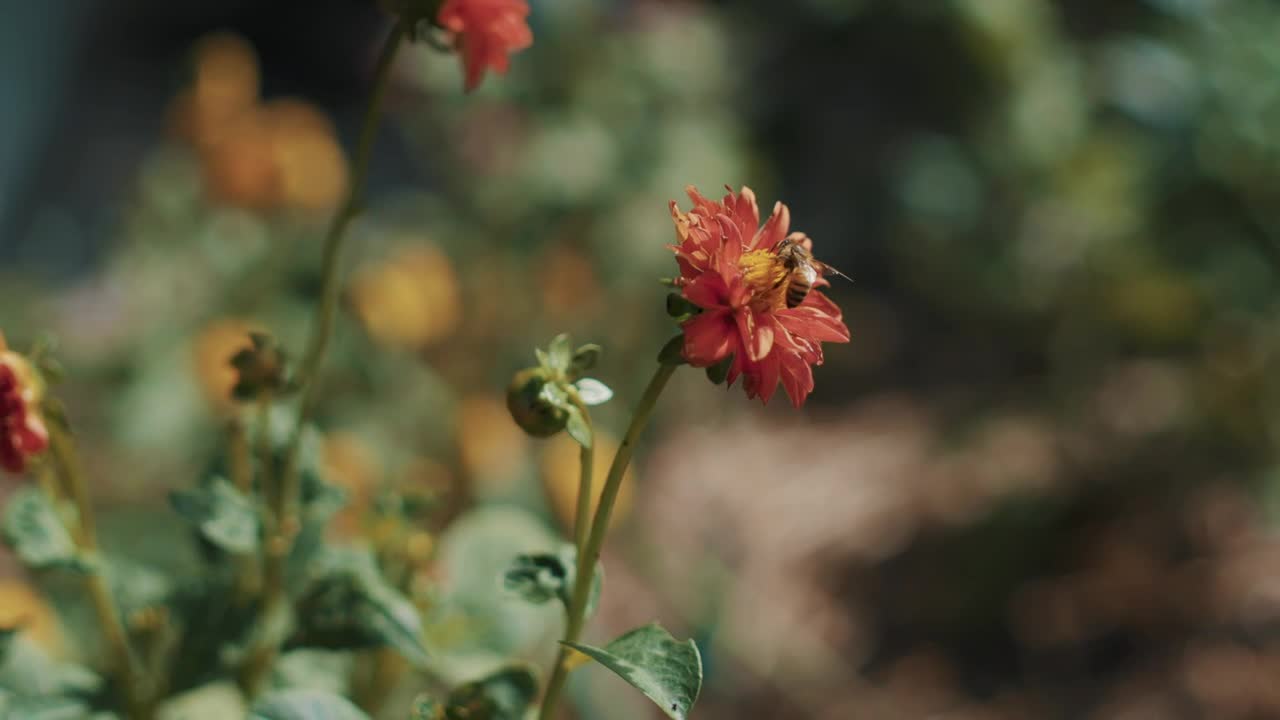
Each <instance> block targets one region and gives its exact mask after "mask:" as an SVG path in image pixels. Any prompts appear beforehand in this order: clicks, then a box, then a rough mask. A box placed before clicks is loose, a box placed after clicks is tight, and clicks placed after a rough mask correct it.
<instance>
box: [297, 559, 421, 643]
mask: <svg viewBox="0 0 1280 720" xmlns="http://www.w3.org/2000/svg"><path fill="white" fill-rule="evenodd" d="M319 565H320V567H319V569H318V571H317V576H316V577H315V578H314V579H313V581H312V583H311V584H310V586H309V587H308V588H307V589H306V591H305V593H304V595H303V597H302V598H301V599H300V600H299V601H298V624H299V632H298V639H297V642H295V643H293V644H294V645H298V646H309V647H321V648H331V649H357V648H369V647H380V646H384V645H385V646H390V647H392V648H394V649H395V650H396V651H397V652H399V653H400V654H401V655H403V656H404V657H405V659H406V660H408V661H409V662H411V663H413V664H415V665H419V666H420V665H423V664H425V663H426V662H427V659H428V658H427V651H426V649H425V648H424V647H423V646H422V619H421V618H420V617H419V615H418V608H417V607H416V606H415V605H414V604H413V602H411V601H410V600H409V598H407V597H405V596H404V595H403V594H401V593H400V591H399V590H397V589H395V588H394V587H392V586H391V585H390V584H389V583H388V582H387V581H386V580H385V579H383V577H382V575H381V574H380V573H379V572H378V569H377V565H376V562H375V560H374V558H373V555H372V554H371V553H370V552H368V551H364V550H354V549H341V550H330V551H328V552H327V553H326V555H325V556H324V557H323V558H322V560H321V562H320V563H319Z"/></svg>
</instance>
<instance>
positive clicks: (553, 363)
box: [547, 333, 573, 373]
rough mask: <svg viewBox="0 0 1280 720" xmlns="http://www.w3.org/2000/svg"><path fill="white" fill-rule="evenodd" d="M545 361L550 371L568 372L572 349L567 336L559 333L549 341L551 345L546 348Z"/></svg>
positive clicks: (571, 359)
mask: <svg viewBox="0 0 1280 720" xmlns="http://www.w3.org/2000/svg"><path fill="white" fill-rule="evenodd" d="M547 361H548V367H550V368H551V369H552V370H556V371H559V372H561V373H567V372H569V365H570V363H572V362H573V348H572V347H571V343H570V342H569V336H568V335H567V334H565V333H560V334H559V335H557V336H555V338H553V339H552V340H551V345H549V346H548V347H547Z"/></svg>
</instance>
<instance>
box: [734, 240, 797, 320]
mask: <svg viewBox="0 0 1280 720" xmlns="http://www.w3.org/2000/svg"><path fill="white" fill-rule="evenodd" d="M738 267H739V268H741V270H742V279H743V280H744V281H745V282H746V284H747V287H748V288H750V290H751V300H750V301H749V304H750V305H751V308H752V309H754V310H781V309H783V308H785V307H786V306H787V275H788V271H787V267H786V265H784V264H783V263H782V261H781V260H779V259H778V256H777V255H776V254H775V253H774V252H773V251H772V250H752V251H751V252H748V253H743V254H742V257H741V258H740V259H739V260H738Z"/></svg>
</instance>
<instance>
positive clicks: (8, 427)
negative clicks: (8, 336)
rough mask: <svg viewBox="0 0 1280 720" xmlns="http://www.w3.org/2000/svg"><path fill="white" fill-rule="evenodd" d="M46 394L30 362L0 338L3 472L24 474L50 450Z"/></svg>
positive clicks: (0, 449) (0, 428)
mask: <svg viewBox="0 0 1280 720" xmlns="http://www.w3.org/2000/svg"><path fill="white" fill-rule="evenodd" d="M42 393H43V389H42V385H41V383H40V380H39V379H38V378H37V377H36V375H35V373H34V371H32V369H31V366H30V365H29V364H28V363H27V360H26V358H24V357H22V356H21V355H19V354H17V353H15V352H13V351H11V350H9V349H8V348H7V347H6V345H5V342H4V336H3V335H0V468H4V469H5V470H8V471H9V472H12V473H20V472H22V471H23V470H25V469H26V468H27V459H28V458H30V457H31V456H32V455H38V454H40V453H42V452H44V450H45V448H47V447H48V446H49V431H48V429H47V428H45V425H44V421H43V420H42V419H41V418H40V396H41V394H42Z"/></svg>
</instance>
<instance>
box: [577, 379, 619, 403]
mask: <svg viewBox="0 0 1280 720" xmlns="http://www.w3.org/2000/svg"><path fill="white" fill-rule="evenodd" d="M573 387H574V388H575V389H576V390H577V391H578V397H579V398H581V399H582V402H583V404H585V405H603V404H605V403H607V402H609V400H610V399H612V398H613V390H612V389H610V387H609V386H608V385H605V384H604V383H602V382H600V381H599V380H596V379H595V378H582V379H581V380H579V381H578V382H576V383H574V384H573Z"/></svg>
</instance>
